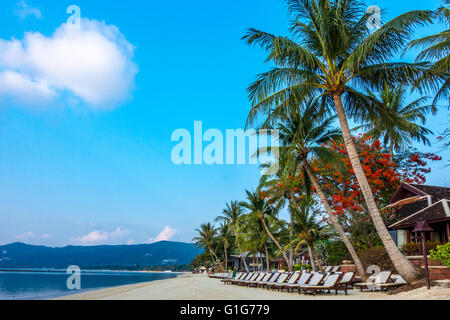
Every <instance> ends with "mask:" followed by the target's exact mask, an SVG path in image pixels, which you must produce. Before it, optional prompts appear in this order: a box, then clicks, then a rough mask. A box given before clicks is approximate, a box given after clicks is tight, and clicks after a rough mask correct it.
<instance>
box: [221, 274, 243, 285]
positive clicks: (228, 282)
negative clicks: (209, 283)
mask: <svg viewBox="0 0 450 320" xmlns="http://www.w3.org/2000/svg"><path fill="white" fill-rule="evenodd" d="M243 275H244V273H243V272H238V273H236V276H235V277H234V278H233V277H232V276H230V277H229V278H226V279H222V280H220V281H222V283H223V284H231V281H233V280H239V279H240V278H241V277H242V276H243Z"/></svg>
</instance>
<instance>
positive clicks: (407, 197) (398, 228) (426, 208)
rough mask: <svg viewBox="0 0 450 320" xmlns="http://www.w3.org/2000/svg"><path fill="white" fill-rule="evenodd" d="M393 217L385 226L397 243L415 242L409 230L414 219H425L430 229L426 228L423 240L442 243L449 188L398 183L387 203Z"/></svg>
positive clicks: (449, 222)
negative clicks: (393, 219)
mask: <svg viewBox="0 0 450 320" xmlns="http://www.w3.org/2000/svg"><path fill="white" fill-rule="evenodd" d="M388 207H390V208H391V209H393V212H394V214H395V221H394V222H393V223H392V222H391V223H390V224H389V225H388V229H389V230H390V233H391V235H392V237H393V238H394V241H395V242H396V243H397V246H399V247H401V246H402V245H403V244H405V243H408V242H418V241H420V240H419V237H418V236H419V235H418V234H415V233H413V232H412V230H413V229H414V226H415V224H416V222H417V221H421V220H423V221H427V222H428V223H429V225H430V226H431V228H432V229H433V231H429V232H426V234H425V236H426V240H427V241H436V242H440V243H446V242H448V241H449V237H450V188H446V187H437V186H428V185H419V184H410V183H402V184H401V185H400V187H399V188H398V190H397V191H396V192H395V193H394V195H393V196H392V198H391V200H390V202H389V206H388Z"/></svg>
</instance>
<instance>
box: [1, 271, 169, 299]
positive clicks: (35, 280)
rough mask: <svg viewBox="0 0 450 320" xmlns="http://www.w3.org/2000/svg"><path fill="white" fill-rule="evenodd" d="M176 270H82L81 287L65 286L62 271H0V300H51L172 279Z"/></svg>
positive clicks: (67, 276)
mask: <svg viewBox="0 0 450 320" xmlns="http://www.w3.org/2000/svg"><path fill="white" fill-rule="evenodd" d="M177 275H178V274H177V273H169V272H168V273H164V272H158V273H156V272H133V271H97V270H95V271H93V270H81V277H80V287H81V289H80V290H77V289H75V290H70V289H68V288H67V279H68V278H69V276H70V274H67V273H66V272H65V270H27V271H24V270H20V269H16V270H11V271H10V270H8V271H0V300H15V299H18V300H39V299H50V298H56V297H60V296H65V295H68V294H74V293H80V292H84V291H88V290H93V289H101V288H108V287H114V286H121V285H127V284H134V283H140V282H148V281H154V280H162V279H169V278H175V277H176V276H177Z"/></svg>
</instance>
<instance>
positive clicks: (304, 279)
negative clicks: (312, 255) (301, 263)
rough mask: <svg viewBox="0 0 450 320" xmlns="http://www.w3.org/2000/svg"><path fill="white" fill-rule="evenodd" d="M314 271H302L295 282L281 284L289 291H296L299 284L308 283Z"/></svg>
mask: <svg viewBox="0 0 450 320" xmlns="http://www.w3.org/2000/svg"><path fill="white" fill-rule="evenodd" d="M311 277H312V273H302V274H301V275H300V277H299V278H298V280H297V281H296V282H294V283H284V284H282V285H281V288H282V289H284V288H286V289H287V291H288V292H291V291H294V290H295V289H298V287H299V286H301V285H304V284H306V283H308V281H309V279H311Z"/></svg>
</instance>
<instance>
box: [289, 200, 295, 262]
mask: <svg viewBox="0 0 450 320" xmlns="http://www.w3.org/2000/svg"><path fill="white" fill-rule="evenodd" d="M291 201H295V200H294V196H293V195H292V194H291ZM289 214H290V219H291V221H290V222H289V242H291V241H292V239H293V237H294V213H293V212H292V210H289ZM289 264H290V265H291V266H293V265H294V248H292V246H291V247H289Z"/></svg>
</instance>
